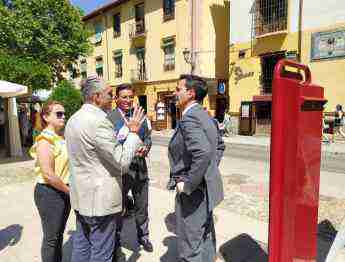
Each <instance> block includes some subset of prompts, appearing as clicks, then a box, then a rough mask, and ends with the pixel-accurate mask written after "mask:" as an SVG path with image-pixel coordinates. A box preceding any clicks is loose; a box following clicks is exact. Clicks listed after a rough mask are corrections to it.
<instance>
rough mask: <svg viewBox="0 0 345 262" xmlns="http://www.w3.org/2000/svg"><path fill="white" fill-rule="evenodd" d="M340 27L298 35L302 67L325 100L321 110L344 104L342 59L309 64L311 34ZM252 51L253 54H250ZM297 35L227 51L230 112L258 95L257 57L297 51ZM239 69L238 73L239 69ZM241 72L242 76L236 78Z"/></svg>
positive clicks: (269, 38)
mask: <svg viewBox="0 0 345 262" xmlns="http://www.w3.org/2000/svg"><path fill="white" fill-rule="evenodd" d="M342 27H343V28H344V27H345V23H344V24H337V25H334V26H332V27H327V28H318V29H314V30H313V31H306V32H303V33H302V52H301V53H302V54H301V60H302V63H303V64H307V65H308V66H309V67H310V70H311V73H312V78H313V82H314V83H315V84H319V85H321V86H323V87H324V88H325V97H326V99H328V103H327V105H326V109H325V111H334V108H335V105H336V104H342V105H345V88H343V83H345V73H344V72H345V59H344V58H339V59H332V60H325V61H311V58H310V56H311V35H312V33H313V32H322V31H328V30H332V29H337V28H342ZM240 50H245V51H246V57H245V58H242V59H239V57H238V55H239V51H240ZM251 50H253V53H252V52H251ZM297 50H298V33H289V34H286V35H271V36H266V37H263V38H259V39H257V40H255V41H254V42H253V49H251V43H250V42H249V43H240V44H236V45H233V46H232V47H231V48H230V68H229V90H230V92H229V93H230V98H229V99H230V111H231V112H233V113H235V112H236V113H237V112H239V107H240V105H241V101H251V100H252V98H253V96H254V95H259V94H260V85H261V84H260V77H261V61H260V55H263V54H269V53H274V52H278V51H297ZM238 68H240V71H239V69H238ZM236 69H237V72H239V73H241V72H242V77H240V78H238V75H239V74H236Z"/></svg>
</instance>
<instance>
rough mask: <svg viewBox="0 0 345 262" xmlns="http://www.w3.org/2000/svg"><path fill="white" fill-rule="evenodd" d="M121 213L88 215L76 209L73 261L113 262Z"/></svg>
mask: <svg viewBox="0 0 345 262" xmlns="http://www.w3.org/2000/svg"><path fill="white" fill-rule="evenodd" d="M119 217H120V215H119V214H112V215H108V216H98V217H88V216H83V215H80V214H79V213H78V212H77V211H76V219H77V223H76V224H77V229H76V232H75V234H74V235H73V250H72V259H71V262H112V261H113V258H114V255H115V253H114V249H115V244H116V239H115V231H116V224H117V221H118V219H119Z"/></svg>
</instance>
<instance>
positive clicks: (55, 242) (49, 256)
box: [34, 184, 71, 262]
mask: <svg viewBox="0 0 345 262" xmlns="http://www.w3.org/2000/svg"><path fill="white" fill-rule="evenodd" d="M34 199H35V204H36V207H37V209H38V213H39V215H40V217H41V222H42V231H43V241H42V247H41V255H42V262H61V261H62V243H63V233H64V231H65V227H66V223H67V219H68V216H69V213H70V210H71V205H70V200H69V196H68V195H67V194H65V193H64V192H61V191H59V190H57V189H55V188H53V187H51V186H49V185H45V184H37V185H36V187H35V192H34Z"/></svg>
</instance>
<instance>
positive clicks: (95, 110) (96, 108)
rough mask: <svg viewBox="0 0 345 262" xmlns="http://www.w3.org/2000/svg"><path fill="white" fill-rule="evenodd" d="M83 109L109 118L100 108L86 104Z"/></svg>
mask: <svg viewBox="0 0 345 262" xmlns="http://www.w3.org/2000/svg"><path fill="white" fill-rule="evenodd" d="M82 108H83V109H86V110H91V111H94V112H97V113H101V114H102V115H104V116H107V114H106V113H105V112H104V111H103V110H102V109H101V108H99V107H98V106H95V105H93V104H84V105H83V106H82Z"/></svg>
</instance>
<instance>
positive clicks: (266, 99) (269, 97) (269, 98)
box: [253, 95, 272, 102]
mask: <svg viewBox="0 0 345 262" xmlns="http://www.w3.org/2000/svg"><path fill="white" fill-rule="evenodd" d="M271 101H272V95H258V96H253V102H271Z"/></svg>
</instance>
